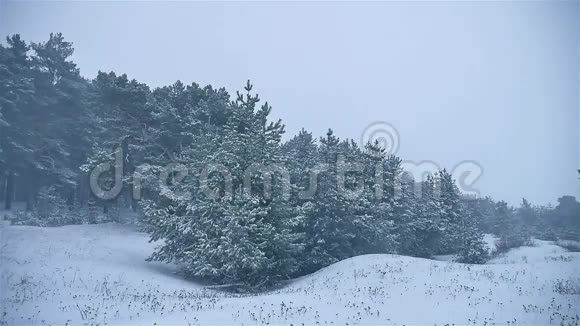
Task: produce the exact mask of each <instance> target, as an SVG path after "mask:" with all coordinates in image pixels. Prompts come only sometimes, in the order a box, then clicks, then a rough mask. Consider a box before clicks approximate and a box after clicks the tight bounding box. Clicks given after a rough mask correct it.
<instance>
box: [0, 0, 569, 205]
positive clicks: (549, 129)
mask: <svg viewBox="0 0 580 326" xmlns="http://www.w3.org/2000/svg"><path fill="white" fill-rule="evenodd" d="M579 16H580V12H579V2H578V1H570V2H564V1H552V2H540V1H534V2H523V1H520V2H369V3H354V2H353V3H345V2H318V3H304V2H301V3H281V2H275V3H265V2H253V3H239V2H238V3H227V2H218V3H206V2H171V3H163V2H117V3H115V2H39V1H28V2H7V1H6V0H0V32H2V34H4V35H7V34H13V33H20V34H21V35H22V36H23V38H24V39H26V40H32V41H37V42H38V41H44V40H46V39H47V38H48V34H49V32H51V31H52V32H62V33H63V34H64V36H65V38H66V39H68V40H69V41H73V42H74V44H75V48H76V52H75V55H74V61H75V62H76V63H77V64H78V65H79V67H80V69H81V73H82V74H83V75H84V76H86V77H94V76H95V75H96V73H97V71H98V70H104V71H109V70H113V71H115V72H117V73H127V74H128V75H129V77H131V78H136V79H137V80H139V81H141V82H145V83H147V84H149V85H150V86H161V85H166V84H171V83H173V82H175V81H176V80H177V79H179V80H181V81H183V82H184V83H191V82H197V83H200V84H202V85H205V84H212V85H213V86H218V87H221V86H224V87H226V89H227V90H228V91H230V93H235V90H238V89H241V87H242V86H243V84H244V82H245V81H246V80H247V79H251V80H252V82H253V83H254V87H255V88H254V90H255V91H256V92H257V93H259V94H260V96H261V97H262V99H264V100H267V101H268V102H269V103H270V104H272V105H273V108H274V110H273V115H274V117H275V118H278V117H280V118H282V119H283V120H284V122H285V124H286V126H287V131H288V136H291V135H293V134H295V133H297V132H298V131H299V130H300V129H301V128H302V127H304V128H306V129H307V130H309V131H312V132H313V133H314V134H315V135H317V136H321V135H323V134H324V133H325V131H326V130H327V128H329V127H332V128H333V129H334V130H335V131H336V133H337V134H338V135H339V136H341V137H349V138H355V139H359V138H360V135H361V133H362V132H363V131H364V129H365V127H366V126H367V125H369V124H370V123H372V122H374V121H388V122H389V123H391V124H392V125H393V126H395V127H396V128H397V130H398V131H399V135H400V147H399V151H398V153H397V154H398V155H399V156H401V157H402V158H403V159H404V160H409V161H414V162H419V161H422V160H431V161H434V162H437V163H438V164H439V165H440V166H442V167H447V168H452V167H453V166H455V165H456V164H457V163H459V162H461V161H463V160H474V161H476V162H478V163H479V164H480V165H481V166H482V167H483V169H484V173H483V175H482V177H481V178H480V179H479V180H478V182H477V183H476V186H477V187H478V188H479V189H480V191H481V193H482V194H484V195H485V194H487V195H491V196H493V197H494V198H495V199H505V200H507V201H509V202H511V203H513V204H516V203H518V202H519V201H520V199H521V197H522V196H523V197H526V198H528V199H529V200H531V201H533V202H535V203H538V204H545V203H548V202H552V203H554V202H556V199H557V197H559V196H561V195H563V194H571V195H576V196H577V197H580V180H578V177H577V174H576V169H578V168H580V162H579V161H580V153H579V152H580V140H579V138H580V133H579V120H580V116H579V90H580V84H579V80H580V79H579V68H580V67H579V64H580V55H579V52H580V51H579V49H580V43H579V40H580V21H579Z"/></svg>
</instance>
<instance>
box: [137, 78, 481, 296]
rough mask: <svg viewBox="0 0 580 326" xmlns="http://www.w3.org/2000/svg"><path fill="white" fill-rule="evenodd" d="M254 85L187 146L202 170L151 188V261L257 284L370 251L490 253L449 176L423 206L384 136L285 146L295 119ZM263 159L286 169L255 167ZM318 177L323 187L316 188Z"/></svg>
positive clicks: (189, 164)
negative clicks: (275, 117) (264, 99)
mask: <svg viewBox="0 0 580 326" xmlns="http://www.w3.org/2000/svg"><path fill="white" fill-rule="evenodd" d="M251 91H252V85H251V84H250V83H249V82H248V84H247V85H246V87H245V93H244V94H238V97H237V99H236V100H235V101H233V102H231V103H230V105H229V106H228V111H227V112H225V114H224V115H225V118H223V119H222V120H219V121H221V123H222V124H220V125H216V124H213V123H212V122H211V121H210V119H207V120H206V121H204V122H200V121H198V122H199V123H197V124H195V126H196V128H199V129H200V132H198V133H191V134H190V136H191V137H192V138H193V140H192V141H191V142H189V146H188V147H187V148H185V149H184V150H182V151H181V152H179V153H176V154H175V155H176V157H179V160H180V161H181V162H185V163H184V165H185V168H186V169H187V170H188V171H193V173H194V175H193V176H192V177H191V178H187V177H186V178H183V179H182V180H180V182H179V183H177V184H176V185H175V186H171V188H172V189H171V190H170V191H169V189H168V188H164V187H153V188H151V189H149V192H150V193H153V196H152V197H153V198H155V199H149V200H145V201H143V202H142V207H143V212H144V214H145V220H144V221H145V223H146V224H147V226H146V229H147V230H148V231H149V232H150V233H151V236H152V240H155V241H156V240H163V242H162V243H163V244H162V245H160V246H159V247H158V248H157V250H156V251H155V252H154V253H153V255H152V256H151V258H150V259H151V260H159V261H166V262H171V261H178V262H180V263H182V264H181V265H182V266H183V269H184V271H185V272H186V273H187V274H189V275H191V276H195V277H201V278H206V279H210V280H212V281H213V282H216V283H218V284H230V285H240V286H243V287H246V288H261V287H263V286H270V285H274V284H277V283H279V282H281V281H283V280H286V279H289V278H292V277H296V276H299V275H304V274H306V273H310V272H313V271H316V270H318V269H320V268H322V267H325V266H328V265H330V264H332V263H335V262H337V261H339V260H342V259H345V258H348V257H352V256H356V255H361V254H372V253H396V252H404V253H407V254H410V255H417V256H426V257H429V256H431V255H434V254H441V253H454V252H459V251H460V250H463V251H462V252H461V261H463V262H469V263H482V262H484V261H485V255H484V254H485V252H483V253H481V252H480V250H481V249H482V248H483V247H480V246H479V245H480V244H481V243H482V242H481V239H482V234H481V233H480V232H479V231H477V229H475V228H474V227H473V226H474V224H473V222H471V221H469V222H468V223H465V220H463V219H462V218H461V216H462V213H463V210H462V201H461V197H460V194H459V192H458V190H457V188H456V187H455V186H454V183H453V180H452V179H451V175H450V174H449V173H447V172H446V171H440V172H439V173H437V174H436V175H435V176H433V177H430V178H429V179H428V180H427V182H425V183H424V185H423V188H425V189H424V190H423V194H422V196H419V197H420V198H422V199H420V201H419V202H418V201H417V200H419V199H417V198H415V197H414V196H415V186H416V185H415V182H414V180H412V179H410V180H409V179H408V176H407V180H406V182H407V184H406V185H405V187H401V186H400V185H401V184H402V182H401V180H402V178H403V175H402V172H403V171H402V168H401V159H400V158H398V157H396V156H394V155H388V154H387V153H386V152H385V149H384V148H382V147H381V146H379V144H378V142H377V143H368V144H366V145H365V146H364V148H360V147H359V146H358V144H356V143H355V142H353V141H352V140H348V139H345V140H341V139H340V138H338V137H337V136H336V135H335V134H334V132H333V131H332V130H329V131H328V133H327V134H326V136H325V137H321V138H320V140H319V142H316V141H315V140H314V138H313V137H312V135H311V134H310V133H308V132H306V131H302V132H300V133H299V134H298V135H297V136H296V137H294V138H292V139H291V140H290V141H288V142H287V143H284V144H282V143H281V135H282V134H283V132H284V126H283V125H282V124H281V122H280V121H278V122H276V123H273V122H269V121H268V115H269V113H270V110H271V107H270V106H269V105H268V104H267V103H265V104H264V105H262V106H258V103H259V98H258V96H257V95H252V92H251ZM256 164H258V165H256ZM346 165H349V166H348V169H347V167H346ZM255 166H258V167H262V168H264V167H276V166H283V167H284V170H283V171H282V170H280V171H279V170H275V169H272V170H270V172H268V173H264V171H263V170H260V171H256V173H250V174H248V171H252V167H255ZM156 169H157V170H160V169H161V166H158V167H156V168H152V170H156ZM285 171H288V172H287V177H288V179H284V176H285V175H283V174H284V172H285ZM344 171H349V172H346V173H345V172H344ZM202 174H205V176H206V177H208V176H211V177H208V178H200V177H201V176H202ZM151 177H154V175H153V174H152V175H151ZM271 177H273V179H272V180H273V183H272V185H271V189H265V187H266V186H265V183H264V181H265V178H271ZM199 180H205V181H204V182H205V183H202V182H200V181H199ZM377 180H381V181H380V182H381V185H380V187H379V186H378V182H377ZM248 181H249V184H246V182H248ZM313 182H314V185H315V186H316V191H314V192H312V193H311V194H310V196H308V195H305V192H307V191H308V189H309V187H312V186H313V184H312V183H313ZM149 184H155V183H154V182H150V183H149ZM422 214H424V215H422ZM467 236H468V238H464V237H467ZM471 246H473V248H472V247H471ZM480 254H481V255H480Z"/></svg>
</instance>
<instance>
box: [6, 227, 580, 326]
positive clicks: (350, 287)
mask: <svg viewBox="0 0 580 326" xmlns="http://www.w3.org/2000/svg"><path fill="white" fill-rule="evenodd" d="M0 236H1V238H0V248H1V251H0V264H1V267H0V268H1V270H0V272H1V278H0V300H1V301H0V303H1V304H0V324H5V325H107V324H108V325H114V324H116V325H118V324H123V325H126V324H140V325H154V324H157V325H160V324H183V325H200V324H201V325H208V324H243V325H266V324H276V325H278V324H281V325H302V324H306V325H316V324H320V325H331V324H338V325H344V324H349V325H352V324H364V325H369V324H374V325H384V324H421V325H433V324H438V325H445V324H476V325H491V324H494V323H495V324H501V325H505V324H510V325H512V324H517V325H519V324H527V325H550V324H551V325H578V324H580V316H579V315H580V311H579V310H580V308H579V307H580V273H579V267H580V254H579V253H569V252H566V251H565V250H564V249H562V248H560V247H558V246H555V245H553V244H551V243H548V242H542V241H537V243H536V246H535V247H525V248H519V249H516V250H513V251H512V252H509V253H508V254H506V255H505V256H502V257H498V258H496V259H494V260H492V261H491V262H490V263H489V264H487V265H480V266H477V265H464V264H457V263H452V262H444V261H434V260H427V259H418V258H411V257H403V256H395V255H367V256H359V257H355V258H352V259H347V260H345V261H342V262H339V263H337V264H334V265H332V266H330V267H328V268H325V269H323V270H320V271H318V272H316V273H314V274H312V275H309V276H305V277H302V278H300V279H298V280H295V281H293V282H292V283H291V284H289V285H287V286H286V287H284V288H282V289H279V290H275V291H272V292H269V293H264V294H260V295H235V294H231V293H226V292H222V291H217V290H214V289H211V288H208V287H204V286H203V285H200V284H196V283H194V282H192V281H187V280H184V279H182V278H181V277H179V275H178V274H176V273H175V272H176V268H175V267H174V266H171V265H165V264H159V263H147V262H145V261H144V260H145V258H146V257H147V255H148V254H149V253H150V252H151V250H152V247H153V246H154V245H153V244H150V243H148V242H147V235H145V234H142V233H139V232H137V231H135V230H134V229H133V228H131V227H127V226H119V225H114V224H104V225H85V226H67V227H60V228H37V227H24V226H4V227H0ZM490 241H491V240H490Z"/></svg>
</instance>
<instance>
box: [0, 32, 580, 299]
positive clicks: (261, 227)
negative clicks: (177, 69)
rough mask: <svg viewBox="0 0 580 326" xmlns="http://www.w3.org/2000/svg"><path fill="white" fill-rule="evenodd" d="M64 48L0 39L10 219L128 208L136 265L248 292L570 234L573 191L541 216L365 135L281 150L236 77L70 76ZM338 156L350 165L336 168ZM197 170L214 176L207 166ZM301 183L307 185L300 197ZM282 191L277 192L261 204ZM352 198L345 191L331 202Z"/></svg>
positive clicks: (63, 220)
mask: <svg viewBox="0 0 580 326" xmlns="http://www.w3.org/2000/svg"><path fill="white" fill-rule="evenodd" d="M72 54H73V47H72V43H70V42H67V41H65V40H64V38H63V36H62V35H61V34H50V37H49V39H48V40H47V41H46V42H41V43H34V42H32V43H27V42H25V41H24V40H22V39H21V38H20V36H19V35H13V36H9V37H7V39H6V44H5V45H0V79H1V80H2V83H1V84H0V145H1V147H0V171H1V173H0V184H1V185H3V186H2V187H0V188H1V190H0V196H2V198H3V202H4V206H5V209H10V208H11V206H12V203H13V202H14V201H21V202H25V203H26V207H25V210H24V211H23V212H20V213H19V214H18V215H17V221H15V222H16V223H20V224H31V225H46V226H56V225H64V224H75V223H96V222H98V221H108V220H118V219H119V209H121V208H125V209H131V210H132V211H134V212H135V214H136V215H137V216H138V219H139V223H140V225H141V226H142V227H143V230H145V231H147V232H149V233H150V234H151V240H152V241H155V240H162V241H161V242H160V246H159V247H158V248H157V250H156V251H155V252H154V253H152V255H151V258H150V259H152V260H159V261H167V262H171V261H176V262H179V263H180V265H181V266H183V270H184V272H185V273H186V274H187V275H190V276H193V277H200V278H204V279H209V280H211V281H213V282H215V283H217V284H230V285H240V286H243V287H250V288H263V287H266V286H272V285H275V284H278V283H280V282H282V281H284V280H287V279H290V278H293V277H297V276H300V275H304V274H307V273H310V272H313V271H316V270H318V269H320V268H322V267H324V266H328V265H329V264H332V263H334V262H337V261H339V260H341V259H345V258H348V257H352V256H355V255H361V254H372V253H398V254H404V255H411V256H417V257H432V256H434V255H440V254H455V255H456V260H457V261H459V262H464V263H484V262H485V261H486V260H487V259H488V258H489V252H488V251H487V249H486V246H485V243H484V241H483V234H484V233H493V234H495V235H497V236H499V237H500V241H499V244H500V248H502V247H503V248H511V247H516V246H520V245H524V244H526V243H527V242H528V241H529V239H530V237H537V238H541V239H550V240H556V239H576V240H578V239H579V236H580V204H579V203H578V202H577V201H576V199H575V198H574V197H571V196H563V197H562V198H560V199H559V203H558V205H557V206H556V207H549V206H548V207H544V206H534V205H532V204H530V203H529V202H528V201H526V200H525V199H524V200H523V201H522V204H521V206H520V207H517V208H514V207H511V206H510V205H508V204H507V203H506V202H503V201H494V200H493V199H491V198H489V197H486V198H474V197H470V196H466V195H464V194H462V193H461V192H460V191H459V190H458V189H457V187H456V186H455V182H454V180H453V178H452V177H451V175H450V174H449V173H448V172H447V171H445V170H441V171H438V172H437V173H435V174H433V175H429V176H427V178H426V179H424V180H415V179H414V178H413V176H412V175H410V174H409V173H408V172H406V171H404V170H403V169H402V167H401V159H400V158H399V157H396V156H394V155H389V154H388V153H387V152H386V150H385V148H383V147H381V146H380V144H379V143H378V142H375V143H367V144H364V145H359V144H357V143H356V142H354V141H353V140H351V139H340V138H339V137H338V136H337V135H335V134H334V132H333V131H332V130H331V129H329V131H328V133H327V134H326V135H324V136H322V137H319V138H317V137H315V136H314V135H312V133H310V132H308V131H305V130H302V131H301V132H300V133H298V134H297V135H295V136H294V137H292V138H290V139H289V140H288V141H283V140H282V135H283V134H284V125H283V123H282V122H281V121H271V120H270V119H269V115H270V112H271V109H272V108H271V106H270V105H269V104H268V103H267V102H265V103H263V104H261V100H260V99H259V97H258V96H257V95H255V94H254V93H253V91H252V85H251V84H250V83H249V81H248V83H247V85H246V86H245V87H244V90H243V91H242V92H238V93H236V94H235V96H231V95H230V94H229V93H228V92H227V91H226V90H225V89H224V88H219V89H216V88H213V87H212V86H209V85H208V86H205V87H202V86H200V85H198V84H195V83H193V84H191V85H184V84H183V83H181V82H180V81H177V82H175V83H174V84H172V85H168V86H163V87H157V88H154V89H151V88H150V87H149V86H147V85H146V84H143V83H140V82H138V81H136V80H134V79H133V80H131V79H129V78H128V77H127V76H126V75H124V74H117V73H115V72H108V73H106V72H99V73H98V75H97V76H96V77H95V78H94V79H87V78H83V77H82V76H81V75H80V73H79V69H78V68H77V66H76V64H75V63H73V62H72V61H71V59H70V57H71V55H72ZM119 152H120V153H122V156H121V158H122V164H121V167H122V168H121V177H122V181H123V185H122V191H120V193H119V195H118V196H116V197H115V198H110V199H109V198H107V199H104V198H102V197H99V196H96V195H95V194H94V192H92V191H91V187H90V178H89V175H90V173H91V171H93V170H94V169H95V167H97V166H98V165H99V164H100V163H102V162H115V155H116V154H118V153H119ZM343 161H347V162H356V163H357V164H358V166H359V167H360V168H359V169H357V170H356V171H351V172H349V173H346V174H344V173H341V172H340V171H341V164H343ZM117 164H118V162H117ZM169 164H179V165H180V166H183V167H185V168H186V169H187V171H188V173H187V174H186V175H185V176H180V177H179V178H177V176H176V174H175V173H169V174H168V175H166V179H168V180H169V181H168V182H167V186H163V185H161V184H160V182H159V175H160V173H162V172H163V171H164V169H165V168H166V167H167V166H168V165H169ZM208 164H212V165H213V166H219V167H223V168H224V169H227V173H221V172H223V171H221V172H220V171H218V170H216V171H208V170H207V169H206V167H207V166H208ZM253 164H261V165H264V166H269V165H276V164H278V165H281V166H284V167H285V169H286V171H287V172H288V174H289V180H290V182H289V185H287V184H284V183H283V182H280V181H277V180H279V179H277V178H274V179H273V180H274V181H273V182H272V183H265V178H269V177H270V176H269V175H267V173H255V174H252V175H251V178H250V183H249V189H248V187H243V186H244V182H246V181H247V180H246V179H245V178H246V177H247V170H248V168H249V167H251V166H252V165H253ZM321 165H323V166H325V167H326V168H325V170H324V171H318V170H317V169H318V168H319V167H320V166H321ZM203 173H206V174H209V176H208V175H205V177H206V178H205V179H204V178H203V176H202V174H203ZM312 175H315V176H316V191H315V192H314V193H313V194H312V196H308V197H307V198H304V197H303V196H301V195H300V194H301V193H302V192H303V191H305V190H306V189H310V187H311V186H312V180H313V179H312ZM226 178H227V180H225V179H226ZM172 180H173V181H172ZM200 180H206V181H204V182H200ZM377 180H380V182H381V186H380V187H377ZM166 181H167V180H166ZM137 182H138V183H139V186H140V189H139V192H140V194H139V196H138V197H139V198H142V199H141V200H137V196H135V193H134V191H135V187H134V186H135V185H136V184H137ZM98 183H99V184H100V185H101V186H102V187H103V188H107V187H109V188H110V187H112V186H113V184H114V183H115V178H114V176H113V175H112V173H104V174H102V175H101V176H100V178H99V180H98ZM226 184H229V185H230V186H231V188H230V189H231V190H228V189H227V188H226V186H225V185H226ZM341 184H342V185H344V189H341V187H339V186H337V185H341ZM265 185H268V187H269V189H265ZM286 186H288V187H289V196H280V195H276V194H280V193H282V191H283V190H282V187H286ZM208 188H209V189H211V190H212V192H213V193H214V194H215V196H210V195H208V192H207V189H208ZM353 189H356V190H357V195H356V196H345V191H348V190H353ZM169 190H170V191H169ZM248 190H249V191H248ZM265 190H271V193H272V194H273V195H271V196H270V195H267V193H268V192H267V191H265ZM286 190H287V189H286ZM286 190H284V191H286ZM180 193H188V194H189V196H180V195H178V194H180ZM379 193H380V196H377V195H378V194H379Z"/></svg>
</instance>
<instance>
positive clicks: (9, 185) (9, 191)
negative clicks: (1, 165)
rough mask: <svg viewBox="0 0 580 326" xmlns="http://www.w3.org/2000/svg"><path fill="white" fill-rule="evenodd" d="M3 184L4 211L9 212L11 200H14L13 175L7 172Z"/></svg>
mask: <svg viewBox="0 0 580 326" xmlns="http://www.w3.org/2000/svg"><path fill="white" fill-rule="evenodd" d="M5 183H6V188H5V191H4V209H6V210H9V209H11V208H12V199H13V198H14V173H12V172H8V175H7V176H6V182H5Z"/></svg>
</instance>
